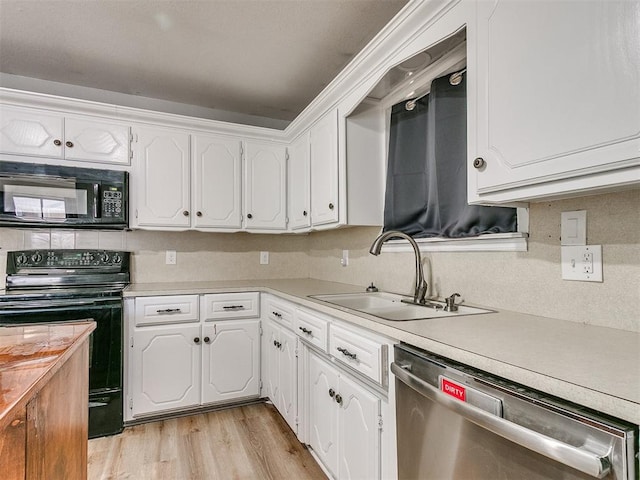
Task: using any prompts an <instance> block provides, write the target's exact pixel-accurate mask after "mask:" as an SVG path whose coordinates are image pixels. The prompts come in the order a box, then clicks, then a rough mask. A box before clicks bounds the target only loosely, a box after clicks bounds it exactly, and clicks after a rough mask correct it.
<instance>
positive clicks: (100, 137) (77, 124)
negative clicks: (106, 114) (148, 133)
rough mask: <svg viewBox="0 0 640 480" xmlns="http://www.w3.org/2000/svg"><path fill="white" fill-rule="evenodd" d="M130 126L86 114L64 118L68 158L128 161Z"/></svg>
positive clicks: (66, 154)
mask: <svg viewBox="0 0 640 480" xmlns="http://www.w3.org/2000/svg"><path fill="white" fill-rule="evenodd" d="M129 130H130V129H129V127H126V126H122V125H118V124H114V123H109V122H96V121H94V120H86V119H83V118H66V119H65V121H64V138H65V149H64V156H65V158H66V159H67V160H79V161H82V160H85V161H92V162H101V163H117V164H122V165H127V164H129V146H130V143H131V142H130V132H129Z"/></svg>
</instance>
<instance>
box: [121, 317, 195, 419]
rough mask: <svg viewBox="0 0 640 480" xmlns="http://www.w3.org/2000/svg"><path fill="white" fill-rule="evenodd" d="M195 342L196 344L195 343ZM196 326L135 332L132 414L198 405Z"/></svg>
mask: <svg viewBox="0 0 640 480" xmlns="http://www.w3.org/2000/svg"><path fill="white" fill-rule="evenodd" d="M196 339H197V343H196ZM200 344H201V339H200V325H199V324H197V325H170V326H160V327H146V328H140V329H137V330H136V331H135V332H134V335H133V347H131V356H130V359H131V364H132V365H135V368H133V369H132V370H131V371H130V377H129V378H130V385H131V392H130V396H131V399H132V401H133V407H132V415H133V416H134V417H135V416H136V415H144V414H149V413H153V412H160V411H163V410H173V409H180V408H185V407H190V406H193V405H198V404H199V403H200V367H201V365H200V362H201V346H200Z"/></svg>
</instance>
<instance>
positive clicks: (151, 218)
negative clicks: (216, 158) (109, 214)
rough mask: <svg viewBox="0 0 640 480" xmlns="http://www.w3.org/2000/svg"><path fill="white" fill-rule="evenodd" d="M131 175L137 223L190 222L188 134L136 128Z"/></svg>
mask: <svg viewBox="0 0 640 480" xmlns="http://www.w3.org/2000/svg"><path fill="white" fill-rule="evenodd" d="M136 134H137V144H136V155H135V162H134V163H135V168H134V175H133V178H132V186H133V188H132V195H131V196H132V197H135V205H136V207H135V208H136V214H135V215H133V217H134V222H135V223H136V224H137V226H143V227H144V226H153V227H183V228H188V227H189V226H190V225H191V218H190V216H191V210H190V195H189V191H190V188H189V187H190V185H189V183H190V180H189V179H190V163H191V162H190V155H189V135H188V134H187V133H184V132H182V131H180V130H172V129H165V128H139V129H136Z"/></svg>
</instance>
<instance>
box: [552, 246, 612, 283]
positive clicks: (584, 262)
mask: <svg viewBox="0 0 640 480" xmlns="http://www.w3.org/2000/svg"><path fill="white" fill-rule="evenodd" d="M560 252H561V257H562V278H563V280H578V281H582V282H602V245H580V246H562V247H560Z"/></svg>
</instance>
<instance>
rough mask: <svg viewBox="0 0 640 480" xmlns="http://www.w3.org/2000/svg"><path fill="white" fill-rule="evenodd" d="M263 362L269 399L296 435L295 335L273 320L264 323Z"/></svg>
mask: <svg viewBox="0 0 640 480" xmlns="http://www.w3.org/2000/svg"><path fill="white" fill-rule="evenodd" d="M264 325H265V332H264V338H265V343H264V359H265V361H266V372H265V373H266V375H265V376H266V381H265V384H266V396H267V397H269V398H270V399H271V401H272V402H273V404H274V406H275V407H276V408H277V409H278V411H279V412H280V415H282V417H283V418H284V419H285V420H286V422H287V423H288V424H289V426H290V427H291V429H292V430H293V431H294V432H295V433H297V430H298V426H297V401H298V400H297V399H298V396H297V380H296V376H297V354H296V341H297V340H296V335H295V334H294V333H293V332H291V331H290V330H289V329H287V328H286V327H283V326H281V325H278V324H276V323H275V322H274V321H272V320H269V319H267V320H265V324H264Z"/></svg>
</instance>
